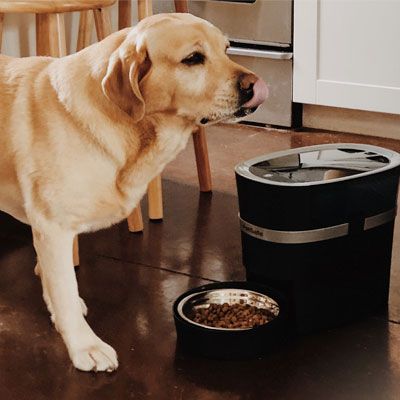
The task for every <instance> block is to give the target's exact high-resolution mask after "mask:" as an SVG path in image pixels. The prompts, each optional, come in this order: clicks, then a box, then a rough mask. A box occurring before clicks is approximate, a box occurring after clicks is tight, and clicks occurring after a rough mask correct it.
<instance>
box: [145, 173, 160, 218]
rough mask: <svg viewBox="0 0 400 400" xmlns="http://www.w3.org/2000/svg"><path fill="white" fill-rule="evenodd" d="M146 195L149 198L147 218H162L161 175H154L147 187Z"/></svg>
mask: <svg viewBox="0 0 400 400" xmlns="http://www.w3.org/2000/svg"><path fill="white" fill-rule="evenodd" d="M147 195H148V200H149V218H150V219H162V218H163V200H162V185H161V175H158V176H156V177H155V178H154V179H153V180H152V181H151V182H150V183H149V187H148V188H147Z"/></svg>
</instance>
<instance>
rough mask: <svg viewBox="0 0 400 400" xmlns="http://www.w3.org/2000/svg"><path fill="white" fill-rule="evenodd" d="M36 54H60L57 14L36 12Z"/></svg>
mask: <svg viewBox="0 0 400 400" xmlns="http://www.w3.org/2000/svg"><path fill="white" fill-rule="evenodd" d="M36 54H37V55H38V56H51V57H59V56H60V46H59V34H58V18H57V14H36Z"/></svg>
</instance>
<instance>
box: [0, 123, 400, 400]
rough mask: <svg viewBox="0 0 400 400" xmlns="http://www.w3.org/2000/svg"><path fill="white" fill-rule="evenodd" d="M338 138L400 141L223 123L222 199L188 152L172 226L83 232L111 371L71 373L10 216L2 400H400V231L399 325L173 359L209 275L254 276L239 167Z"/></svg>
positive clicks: (178, 170) (380, 323)
mask: <svg viewBox="0 0 400 400" xmlns="http://www.w3.org/2000/svg"><path fill="white" fill-rule="evenodd" d="M336 141H341V142H344V141H346V142H351V141H357V142H359V141H362V142H368V143H375V144H381V145H384V146H386V147H389V148H393V149H396V150H400V142H397V141H393V140H387V141H385V140H382V139H375V138H367V137H361V136H354V135H338V134H327V133H317V132H315V133H314V132H313V133H293V132H285V131H276V130H275V131H272V130H266V129H258V128H248V127H245V126H241V125H238V126H232V125H231V126H229V125H225V126H217V127H213V128H210V129H208V142H209V150H210V157H211V160H212V169H213V178H214V188H215V189H214V193H213V194H212V195H210V194H202V195H200V194H199V192H198V187H197V178H196V169H195V166H194V160H193V151H192V148H191V146H188V148H187V150H186V151H185V152H183V153H182V154H181V155H180V156H179V157H178V158H177V160H176V161H174V162H173V163H172V164H171V165H170V166H169V167H168V168H167V170H166V172H165V174H164V177H165V179H164V196H165V219H164V222H163V223H149V224H147V223H146V226H145V232H144V234H142V235H141V234H130V233H128V231H127V227H126V223H125V222H123V223H121V224H120V225H117V226H115V227H113V228H111V229H108V230H104V231H100V232H97V233H94V234H90V235H85V236H83V237H82V238H81V267H80V268H79V270H78V279H79V284H80V290H81V294H82V296H83V297H84V298H85V299H86V301H87V304H88V306H89V317H88V319H89V321H90V323H91V325H92V327H93V328H94V329H95V331H96V332H97V333H98V334H99V335H100V336H101V337H102V338H104V339H105V340H106V341H108V342H109V343H110V344H112V345H113V346H114V347H115V348H116V350H117V351H118V353H119V358H120V368H119V370H118V371H117V372H116V373H113V374H97V375H95V374H87V373H81V372H78V371H75V370H74V369H73V368H72V367H71V366H70V362H69V360H68V358H67V355H66V351H65V349H64V346H63V344H62V342H61V339H60V338H59V336H58V334H57V333H56V332H55V331H54V329H53V328H52V326H51V324H50V321H49V317H48V315H47V312H46V309H45V307H44V304H43V302H42V300H41V290H40V285H39V281H38V279H37V278H36V277H35V276H34V275H33V266H34V258H35V256H34V252H33V249H32V245H31V236H30V232H29V229H28V228H27V227H25V226H23V225H21V224H19V223H17V222H15V221H13V220H12V219H11V218H9V217H7V216H5V215H0V239H1V240H0V269H1V270H0V399H1V400H11V399H13V400H14V399H15V400H24V399H29V400H31V399H35V400H36V399H65V400H70V399H79V400H81V399H96V400H101V399H118V400H119V399H156V400H164V399H165V400H175V399H177V400H178V399H179V400H180V399H185V400H186V399H187V400H203V399H204V400H209V399H210V400H211V399H215V400H219V399H222V400H224V399H230V400H238V399H245V400H253V399H254V400H262V399H274V400H276V399H296V400H302V399H305V400H314V399H315V400H321V399H323V400H342V399H352V400H354V399H356V400H358V399H360V400H361V399H362V400H366V399H374V400H390V399H398V396H399V393H400V325H399V324H400V274H399V272H398V270H399V257H400V253H399V245H398V242H399V232H398V231H399V230H398V229H397V230H396V238H395V248H394V257H393V268H392V271H393V276H392V286H391V299H390V307H389V318H388V317H387V316H384V315H382V316H377V317H374V318H369V319H367V320H364V321H359V322H356V323H354V324H352V325H349V326H347V327H343V328H340V329H335V330H331V331H327V332H322V333H319V334H314V335H309V336H305V337H302V338H299V339H298V340H296V341H294V342H293V343H291V344H289V345H287V346H286V347H285V348H284V349H282V351H280V352H279V353H275V354H273V355H270V356H269V357H266V358H265V359H260V360H253V361H241V362H226V361H215V360H214V361H213V360H203V359H194V358H190V357H185V356H183V355H181V354H176V352H175V331H174V325H173V319H172V315H171V305H172V302H173V301H174V299H175V298H176V297H177V296H178V295H179V294H180V293H182V292H183V291H185V290H186V289H188V288H190V287H193V286H197V285H199V284H202V283H204V282H207V281H210V280H228V279H243V278H244V271H243V268H242V265H241V260H240V257H241V255H240V235H239V230H238V225H237V200H236V197H235V183H234V174H233V166H234V165H235V164H236V163H237V162H239V161H241V160H244V159H247V158H250V157H252V156H255V155H259V154H263V153H267V152H270V151H275V150H280V149H285V148H289V147H293V146H301V145H309V144H315V143H324V142H336ZM389 320H390V321H389Z"/></svg>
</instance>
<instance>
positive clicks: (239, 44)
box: [189, 0, 295, 126]
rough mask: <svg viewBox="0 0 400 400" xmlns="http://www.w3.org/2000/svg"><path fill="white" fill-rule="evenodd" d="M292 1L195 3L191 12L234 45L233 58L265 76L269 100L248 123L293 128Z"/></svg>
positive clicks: (204, 0)
mask: <svg viewBox="0 0 400 400" xmlns="http://www.w3.org/2000/svg"><path fill="white" fill-rule="evenodd" d="M292 7H293V1H292V0H231V1H221V0H192V1H190V2H189V11H190V12H191V13H192V14H194V15H197V16H199V17H201V18H204V19H206V20H208V21H210V22H211V23H213V24H214V25H216V26H217V27H218V28H220V29H221V30H222V31H223V32H225V33H226V34H227V35H228V37H229V39H230V41H231V47H230V49H229V50H228V54H230V56H231V58H232V59H233V60H234V61H235V62H237V63H239V64H241V65H244V66H245V67H247V68H249V69H251V70H252V71H254V72H255V73H256V74H258V75H259V76H261V77H262V78H263V79H264V80H265V81H266V82H267V83H268V86H269V89H270V97H269V99H268V100H267V101H266V102H265V103H264V104H263V105H262V106H261V107H259V109H258V110H257V111H256V112H255V113H254V114H252V115H251V116H249V117H247V120H248V121H252V122H259V123H263V124H269V125H279V126H293V124H294V122H295V121H294V117H295V112H294V111H295V110H294V107H293V104H292V75H293V74H292V71H293V61H292V58H293V53H292V14H293V13H292Z"/></svg>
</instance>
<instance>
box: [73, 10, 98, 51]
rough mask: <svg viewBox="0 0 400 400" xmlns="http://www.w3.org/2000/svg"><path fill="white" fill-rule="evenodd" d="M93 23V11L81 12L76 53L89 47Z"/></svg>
mask: <svg viewBox="0 0 400 400" xmlns="http://www.w3.org/2000/svg"><path fill="white" fill-rule="evenodd" d="M93 22H94V21H93V16H92V12H91V11H81V13H80V15H79V31H78V41H77V43H76V51H80V50H82V49H84V48H85V47H87V46H89V44H90V40H91V38H92V30H93Z"/></svg>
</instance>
